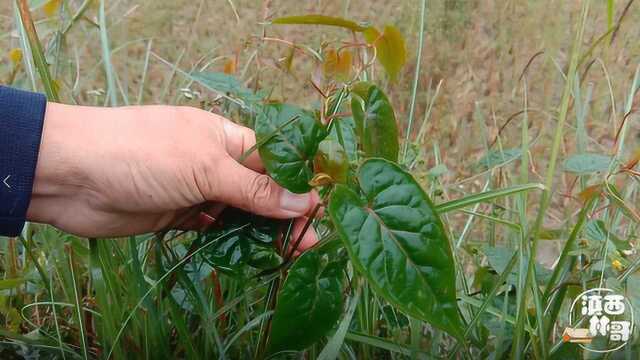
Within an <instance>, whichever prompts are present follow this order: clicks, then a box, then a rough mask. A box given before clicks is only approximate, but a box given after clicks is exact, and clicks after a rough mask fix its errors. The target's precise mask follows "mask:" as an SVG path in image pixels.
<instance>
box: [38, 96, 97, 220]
mask: <svg viewBox="0 0 640 360" xmlns="http://www.w3.org/2000/svg"><path fill="white" fill-rule="evenodd" d="M73 108H74V107H71V106H68V105H62V104H56V103H48V104H47V109H46V113H45V117H44V126H43V130H42V139H41V142H40V150H39V153H38V161H37V163H36V171H35V176H34V181H33V190H32V194H31V201H30V203H29V208H28V209H27V220H29V221H35V222H44V223H50V224H55V223H56V222H57V220H58V219H59V217H60V216H63V213H64V206H65V205H64V203H65V202H66V201H68V200H70V199H71V198H73V197H76V196H77V195H78V194H79V190H80V188H81V187H82V185H81V184H82V183H83V181H84V179H85V176H84V175H83V172H82V171H81V169H82V167H81V166H80V163H81V162H80V161H79V157H81V156H84V155H86V151H87V148H86V147H85V146H82V143H83V142H85V141H86V140H85V141H83V140H82V139H86V138H85V134H83V133H82V127H81V126H78V124H79V120H81V119H78V118H77V115H74V114H75V112H74V111H73Z"/></svg>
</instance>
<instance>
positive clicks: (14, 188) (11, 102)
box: [0, 86, 47, 236]
mask: <svg viewBox="0 0 640 360" xmlns="http://www.w3.org/2000/svg"><path fill="white" fill-rule="evenodd" d="M46 106H47V99H46V98H45V97H44V95H42V94H36V93H30V92H26V91H21V90H16V89H12V88H8V87H3V86H0V235H4V236H17V235H19V234H20V232H21V231H22V227H23V226H24V222H25V217H26V214H27V208H28V207H29V201H30V200H31V192H32V190H33V177H34V175H35V171H36V162H37V160H38V151H39V150H40V140H41V138H42V126H43V123H44V114H45V109H46Z"/></svg>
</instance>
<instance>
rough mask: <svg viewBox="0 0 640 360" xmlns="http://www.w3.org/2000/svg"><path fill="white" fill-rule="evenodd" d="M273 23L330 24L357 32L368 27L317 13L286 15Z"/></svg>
mask: <svg viewBox="0 0 640 360" xmlns="http://www.w3.org/2000/svg"><path fill="white" fill-rule="evenodd" d="M271 23H272V24H280V25H328V26H337V27H342V28H345V29H349V30H352V31H356V32H361V31H365V30H366V29H367V28H366V27H364V26H362V25H359V24H358V23H356V22H354V21H351V20H347V19H343V18H339V17H334V16H325V15H317V14H310V15H297V16H285V17H280V18H277V19H274V20H273V21H271Z"/></svg>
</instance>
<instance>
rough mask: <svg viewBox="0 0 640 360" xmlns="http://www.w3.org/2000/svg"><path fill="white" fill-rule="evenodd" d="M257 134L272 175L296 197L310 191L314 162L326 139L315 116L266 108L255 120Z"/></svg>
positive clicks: (288, 107) (279, 107)
mask: <svg viewBox="0 0 640 360" xmlns="http://www.w3.org/2000/svg"><path fill="white" fill-rule="evenodd" d="M292 119H294V120H293V122H292V123H291V124H288V125H286V124H287V123H288V122H289V121H291V120H292ZM284 125H286V126H284ZM255 131H256V138H257V141H258V143H261V144H262V145H261V146H259V147H258V150H259V152H260V157H261V158H262V162H263V164H264V167H265V168H266V169H267V172H268V173H269V175H271V177H272V178H273V179H274V180H275V181H276V182H277V183H278V184H280V185H281V186H283V187H284V188H286V189H288V190H290V191H292V192H294V193H305V192H308V191H310V190H311V186H310V185H309V181H310V180H311V179H312V178H313V159H314V157H315V155H316V152H317V150H318V145H319V144H320V142H321V141H322V140H323V139H324V138H325V137H326V135H327V131H326V129H325V128H324V127H323V126H322V125H321V124H320V122H318V121H317V120H316V118H315V116H314V114H313V113H311V112H308V111H305V110H302V109H300V108H298V107H295V106H292V105H287V104H269V105H265V106H264V107H263V109H262V111H261V112H260V113H259V114H258V117H257V118H256V125H255Z"/></svg>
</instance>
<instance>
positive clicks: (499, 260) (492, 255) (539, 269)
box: [481, 245, 551, 285]
mask: <svg viewBox="0 0 640 360" xmlns="http://www.w3.org/2000/svg"><path fill="white" fill-rule="evenodd" d="M481 251H482V253H483V254H485V256H486V257H487V260H489V265H491V268H492V269H493V270H495V272H497V273H498V274H502V272H504V271H505V269H506V268H507V264H508V263H509V260H510V259H511V258H512V257H513V254H514V253H515V250H512V249H509V248H506V247H502V246H495V247H494V246H488V245H486V246H483V247H482V249H481ZM525 261H527V260H525ZM535 266H536V277H537V280H538V283H540V284H546V283H547V282H548V281H549V279H550V278H551V270H549V269H547V268H545V267H544V266H542V265H540V264H539V263H536V264H535ZM507 283H509V284H512V285H517V284H518V274H517V269H513V270H512V271H511V273H510V274H509V276H508V277H507Z"/></svg>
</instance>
